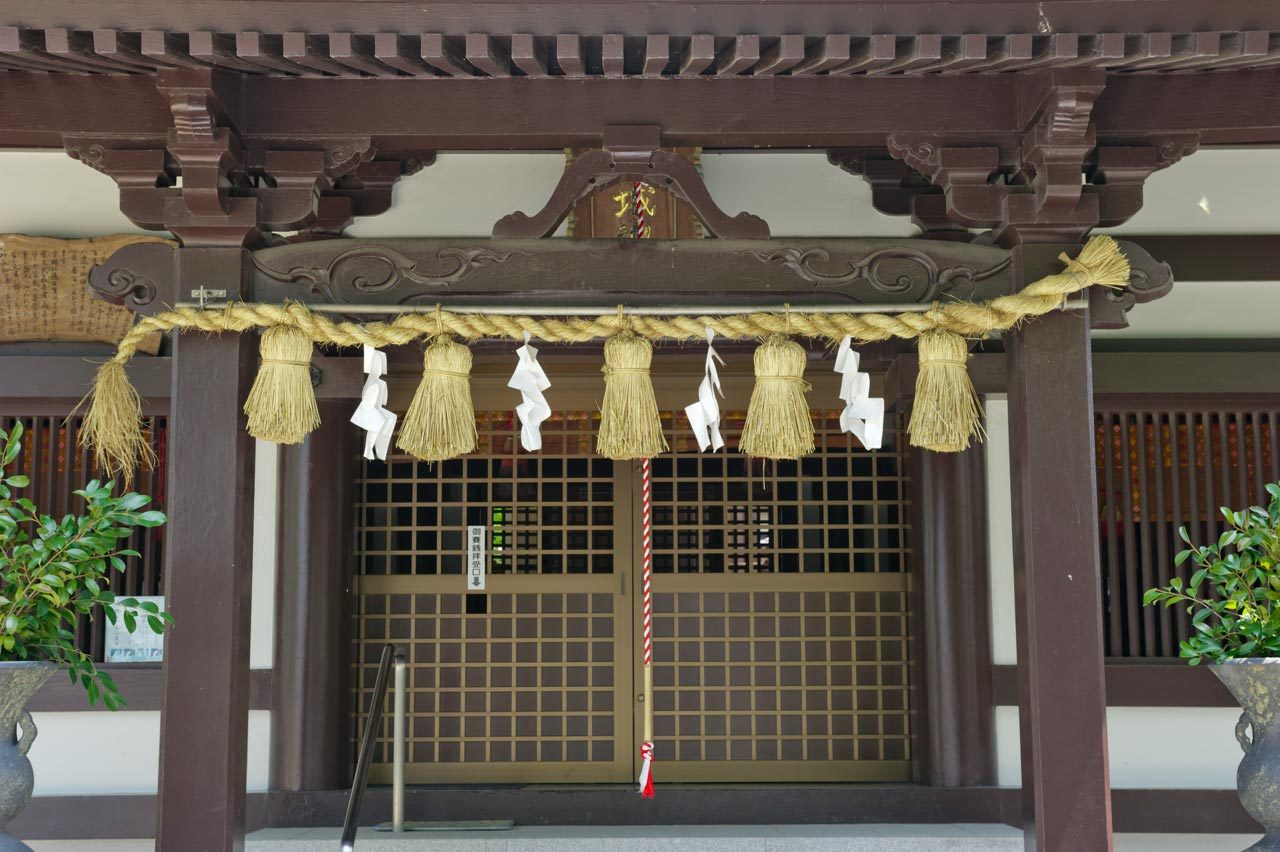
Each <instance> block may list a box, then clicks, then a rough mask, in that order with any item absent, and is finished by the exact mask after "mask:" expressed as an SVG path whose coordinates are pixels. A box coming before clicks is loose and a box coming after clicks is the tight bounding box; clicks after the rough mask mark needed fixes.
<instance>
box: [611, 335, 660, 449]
mask: <svg viewBox="0 0 1280 852" xmlns="http://www.w3.org/2000/svg"><path fill="white" fill-rule="evenodd" d="M652 362H653V344H652V343H650V342H649V341H648V340H645V339H644V338H643V337H637V336H636V335H635V334H632V333H631V332H630V331H623V332H621V333H619V334H615V335H614V336H613V337H610V338H609V339H608V340H606V341H605V344H604V405H602V406H601V407H600V434H599V436H598V438H597V439H596V452H597V453H599V454H600V455H602V456H604V457H605V458H610V459H613V460H614V461H626V460H628V459H647V458H652V457H653V456H657V455H661V454H662V453H665V452H666V451H667V439H666V438H665V437H664V436H663V434H662V421H661V420H660V419H659V418H658V401H657V399H655V398H654V395H653V381H652V380H651V379H650V378H649V365H650V364H651V363H652Z"/></svg>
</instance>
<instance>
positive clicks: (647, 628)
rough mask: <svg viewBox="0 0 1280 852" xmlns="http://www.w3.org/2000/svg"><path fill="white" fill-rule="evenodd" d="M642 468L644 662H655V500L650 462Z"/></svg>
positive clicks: (648, 663) (649, 663)
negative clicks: (653, 497)
mask: <svg viewBox="0 0 1280 852" xmlns="http://www.w3.org/2000/svg"><path fill="white" fill-rule="evenodd" d="M640 470H641V503H642V509H641V521H640V542H641V548H642V551H643V553H642V562H641V570H642V571H643V573H642V575H641V576H642V583H643V591H642V594H643V595H644V664H645V666H650V665H652V664H653V588H652V586H651V582H650V581H651V580H652V577H653V502H652V491H651V484H650V476H651V474H650V464H649V460H648V459H645V460H644V461H642V462H641V463H640Z"/></svg>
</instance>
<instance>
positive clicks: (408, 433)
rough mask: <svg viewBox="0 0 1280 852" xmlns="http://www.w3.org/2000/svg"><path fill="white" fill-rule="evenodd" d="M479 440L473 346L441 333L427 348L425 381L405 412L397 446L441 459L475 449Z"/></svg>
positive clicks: (418, 455) (425, 457)
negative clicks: (473, 397)
mask: <svg viewBox="0 0 1280 852" xmlns="http://www.w3.org/2000/svg"><path fill="white" fill-rule="evenodd" d="M476 441H477V438H476V416H475V412H474V410H473V409H472V407H471V350H470V349H468V348H467V347H465V346H463V345H462V344H461V343H457V342H456V341H454V339H453V338H452V337H450V336H449V335H448V334H439V335H436V338H435V340H433V341H432V342H431V344H430V345H429V346H428V347H427V348H426V351H425V352H423V354H422V382H421V383H420V384H419V385H418V392H417V393H416V394H414V397H413V402H412V403H411V404H410V405H409V410H408V411H407V412H406V413H405V415H404V424H403V425H402V426H401V427H400V439H399V440H398V441H397V442H396V446H398V447H399V448H400V449H402V450H404V451H405V452H406V453H408V454H409V455H411V456H414V457H415V458H419V459H422V460H423V461H428V462H435V461H445V460H447V459H454V458H457V457H458V456H464V455H466V454H467V453H473V452H475V449H476Z"/></svg>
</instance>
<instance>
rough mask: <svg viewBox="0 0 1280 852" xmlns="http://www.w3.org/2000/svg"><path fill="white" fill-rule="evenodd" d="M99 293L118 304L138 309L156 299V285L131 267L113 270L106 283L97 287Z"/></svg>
mask: <svg viewBox="0 0 1280 852" xmlns="http://www.w3.org/2000/svg"><path fill="white" fill-rule="evenodd" d="M96 290H97V292H98V295H100V296H101V297H102V298H104V299H106V300H107V301H109V302H111V303H113V304H116V305H125V306H127V307H129V308H130V309H131V310H134V311H136V310H137V309H139V308H144V307H146V306H147V305H150V304H151V303H152V302H154V301H155V300H156V285H155V282H153V281H151V280H150V279H148V278H146V277H144V276H142V275H139V274H137V273H136V272H134V271H133V270H131V269H123V268H117V269H113V270H111V271H110V272H109V273H108V274H107V277H106V283H105V284H104V285H102V286H99V287H97V288H96Z"/></svg>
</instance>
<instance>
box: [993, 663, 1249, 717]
mask: <svg viewBox="0 0 1280 852" xmlns="http://www.w3.org/2000/svg"><path fill="white" fill-rule="evenodd" d="M1105 674H1106V682H1107V706H1108V707H1237V706H1239V705H1238V704H1237V703H1236V700H1235V698H1233V697H1232V696H1231V693H1230V692H1228V691H1227V688H1226V687H1225V686H1223V685H1222V681H1220V680H1218V679H1217V678H1216V677H1214V675H1213V672H1212V671H1210V670H1209V669H1208V668H1205V667H1204V666H1189V665H1187V664H1186V663H1185V662H1183V661H1182V660H1109V661H1108V662H1107V664H1106V671H1105ZM992 682H993V683H994V685H995V689H994V701H995V703H996V704H997V705H1005V706H1009V705H1015V704H1017V703H1018V673H1017V667H1016V666H995V667H994V668H993V669H992Z"/></svg>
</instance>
